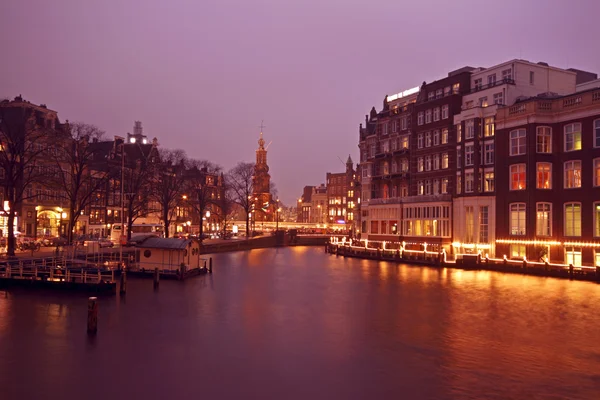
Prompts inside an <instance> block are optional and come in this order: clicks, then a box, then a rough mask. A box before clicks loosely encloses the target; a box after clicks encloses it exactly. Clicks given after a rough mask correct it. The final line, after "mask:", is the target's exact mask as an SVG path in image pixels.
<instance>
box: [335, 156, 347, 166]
mask: <svg viewBox="0 0 600 400" xmlns="http://www.w3.org/2000/svg"><path fill="white" fill-rule="evenodd" d="M337 158H338V160H340V162H341V163H342V165H343V166H346V163H345V162H344V161H343V160H342V159H341V158H340V156H337Z"/></svg>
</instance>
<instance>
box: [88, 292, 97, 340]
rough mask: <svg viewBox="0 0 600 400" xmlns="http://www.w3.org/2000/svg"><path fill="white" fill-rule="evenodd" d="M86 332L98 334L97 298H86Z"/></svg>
mask: <svg viewBox="0 0 600 400" xmlns="http://www.w3.org/2000/svg"><path fill="white" fill-rule="evenodd" d="M87 332H88V334H89V335H95V334H96V332H98V298H96V297H90V298H88V318H87Z"/></svg>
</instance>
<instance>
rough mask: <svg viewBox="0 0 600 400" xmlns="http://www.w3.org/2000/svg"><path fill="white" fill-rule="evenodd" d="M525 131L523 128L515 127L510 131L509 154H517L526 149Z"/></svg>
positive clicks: (522, 152) (523, 152)
mask: <svg viewBox="0 0 600 400" xmlns="http://www.w3.org/2000/svg"><path fill="white" fill-rule="evenodd" d="M525 140H526V133H525V129H517V130H515V131H511V132H510V155H511V156H519V155H522V154H525V151H526V142H525Z"/></svg>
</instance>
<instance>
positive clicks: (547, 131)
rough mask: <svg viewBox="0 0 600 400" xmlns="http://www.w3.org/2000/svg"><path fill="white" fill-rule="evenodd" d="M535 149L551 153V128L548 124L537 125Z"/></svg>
mask: <svg viewBox="0 0 600 400" xmlns="http://www.w3.org/2000/svg"><path fill="white" fill-rule="evenodd" d="M536 151H537V152H538V153H546V154H549V153H552V128H550V127H549V126H538V127H537V130H536Z"/></svg>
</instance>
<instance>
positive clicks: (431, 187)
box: [417, 178, 450, 196]
mask: <svg viewBox="0 0 600 400" xmlns="http://www.w3.org/2000/svg"><path fill="white" fill-rule="evenodd" d="M449 184H450V179H449V178H441V179H433V180H431V179H426V180H423V181H418V182H417V195H418V196H424V195H425V196H428V195H437V194H447V193H448V189H449V186H448V185H449Z"/></svg>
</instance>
